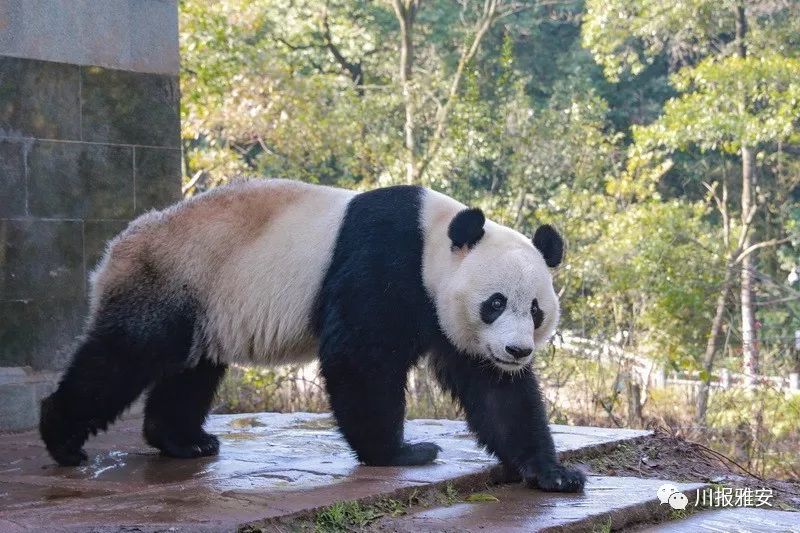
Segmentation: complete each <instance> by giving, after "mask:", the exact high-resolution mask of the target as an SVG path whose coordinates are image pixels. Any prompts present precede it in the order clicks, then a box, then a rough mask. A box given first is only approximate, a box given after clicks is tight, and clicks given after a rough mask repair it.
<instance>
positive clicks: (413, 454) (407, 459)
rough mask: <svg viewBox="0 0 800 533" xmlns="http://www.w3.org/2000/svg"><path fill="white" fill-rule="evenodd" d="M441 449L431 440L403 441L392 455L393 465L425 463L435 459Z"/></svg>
mask: <svg viewBox="0 0 800 533" xmlns="http://www.w3.org/2000/svg"><path fill="white" fill-rule="evenodd" d="M440 451H442V449H441V448H440V447H439V446H438V445H436V444H434V443H432V442H417V443H414V444H410V443H404V444H403V445H402V446H401V447H400V450H399V451H398V452H397V455H395V456H394V459H393V460H392V464H393V465H394V466H419V465H427V464H430V463H432V462H434V461H435V460H436V457H437V456H438V455H439V452H440Z"/></svg>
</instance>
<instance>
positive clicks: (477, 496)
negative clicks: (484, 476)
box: [464, 492, 500, 502]
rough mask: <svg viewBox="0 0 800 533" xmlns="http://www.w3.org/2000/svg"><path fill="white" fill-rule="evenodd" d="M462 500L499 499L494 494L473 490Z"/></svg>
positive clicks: (486, 500)
mask: <svg viewBox="0 0 800 533" xmlns="http://www.w3.org/2000/svg"><path fill="white" fill-rule="evenodd" d="M464 501H467V502H499V501H500V500H498V499H497V497H496V496H493V495H492V494H489V493H488V492H473V493H472V494H470V495H469V496H467V497H466V498H464Z"/></svg>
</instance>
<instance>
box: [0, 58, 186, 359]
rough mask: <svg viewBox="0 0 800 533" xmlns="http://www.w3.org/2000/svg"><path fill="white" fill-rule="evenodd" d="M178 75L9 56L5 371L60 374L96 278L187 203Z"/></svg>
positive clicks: (2, 297) (4, 141)
mask: <svg viewBox="0 0 800 533" xmlns="http://www.w3.org/2000/svg"><path fill="white" fill-rule="evenodd" d="M178 103H179V90H178V79H177V74H153V73H143V72H131V71H126V70H115V69H109V68H101V67H97V66H84V65H77V64H66V63H55V62H50V61H42V60H38V59H25V58H17V57H10V56H7V55H0V367H3V366H31V367H33V368H34V369H42V370H48V369H59V368H61V367H62V366H63V364H64V361H65V358H66V357H67V356H68V355H69V350H70V349H71V348H72V346H73V345H74V342H75V340H76V338H77V336H78V335H80V332H81V327H82V325H83V322H84V320H85V313H86V290H87V283H86V281H87V277H88V274H89V272H91V270H92V268H93V267H94V266H95V265H96V263H97V261H98V260H99V258H100V257H101V255H102V251H103V248H104V246H105V243H106V241H107V240H108V239H110V238H111V237H113V236H114V235H116V234H117V233H119V232H120V231H121V230H122V229H123V228H124V227H125V226H126V224H127V222H128V221H129V220H131V219H132V218H134V217H135V216H136V215H138V214H140V213H142V212H144V211H147V210H149V209H152V208H160V207H163V206H165V205H168V204H170V203H172V202H174V201H176V200H177V199H179V197H180V162H181V157H180V145H179V135H180V124H179V107H178Z"/></svg>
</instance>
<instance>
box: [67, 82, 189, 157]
mask: <svg viewBox="0 0 800 533" xmlns="http://www.w3.org/2000/svg"><path fill="white" fill-rule="evenodd" d="M81 79H82V93H81V95H82V98H81V105H82V112H83V140H85V141H95V142H110V143H122V144H144V145H151V146H166V147H171V148H177V147H178V146H179V142H180V118H179V114H178V113H179V112H178V100H179V98H180V91H179V89H178V78H177V76H172V75H165V74H142V73H136V72H126V71H122V70H111V69H104V68H100V67H81Z"/></svg>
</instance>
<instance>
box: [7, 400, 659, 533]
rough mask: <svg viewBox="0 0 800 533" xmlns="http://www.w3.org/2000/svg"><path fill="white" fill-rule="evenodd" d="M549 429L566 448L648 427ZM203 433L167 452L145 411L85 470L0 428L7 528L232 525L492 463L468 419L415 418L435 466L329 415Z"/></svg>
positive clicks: (411, 432)
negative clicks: (411, 462) (204, 453)
mask: <svg viewBox="0 0 800 533" xmlns="http://www.w3.org/2000/svg"><path fill="white" fill-rule="evenodd" d="M552 429H553V433H554V438H555V441H556V445H557V448H558V449H559V450H560V451H561V452H562V453H567V454H568V453H575V452H576V451H579V450H584V451H585V450H600V449H602V447H603V446H606V445H609V444H610V443H615V442H618V441H620V440H626V439H633V438H638V437H642V436H645V435H648V434H649V432H646V431H635V430H619V429H605V428H588V427H568V426H553V428H552ZM207 430H208V431H210V432H212V433H215V434H217V435H219V436H220V439H221V442H222V445H221V450H220V454H219V456H217V457H211V458H201V459H190V460H180V459H170V458H164V457H160V456H159V455H158V454H157V453H156V451H155V450H153V449H152V448H149V447H148V446H147V445H146V444H144V442H143V441H142V439H141V436H140V432H141V419H137V418H131V419H128V420H125V421H122V422H120V423H118V424H116V425H115V426H113V427H112V428H111V430H110V431H109V432H108V433H105V434H102V435H99V436H98V437H96V438H94V439H92V440H90V441H89V443H87V446H86V451H87V453H88V454H89V461H88V464H86V465H85V466H80V467H77V468H66V467H59V466H57V465H56V464H55V463H54V462H53V461H52V459H50V458H49V457H48V456H47V454H46V452H45V450H44V447H43V446H42V444H41V442H40V441H39V439H38V437H37V435H36V434H35V433H33V432H27V433H20V434H14V435H0V531H3V532H4V531H6V530H9V531H46V530H47V529H48V528H53V529H58V530H64V529H70V528H71V529H74V530H80V531H82V530H86V529H92V530H97V531H103V530H109V531H116V530H121V529H122V527H123V526H125V527H134V526H135V527H138V528H139V529H140V530H142V531H152V530H158V529H162V528H163V527H172V528H177V529H174V530H175V531H181V530H184V531H198V530H201V529H207V530H226V529H233V528H235V526H236V525H237V524H241V523H246V522H251V521H255V520H264V519H269V518H271V517H279V516H286V515H291V514H294V513H299V512H304V511H308V510H311V509H315V508H319V507H322V506H326V505H330V504H332V503H335V502H337V501H342V500H352V499H361V498H368V497H373V496H378V495H391V494H392V493H395V492H397V491H400V490H408V489H413V488H414V487H421V486H426V485H429V484H432V483H439V482H443V481H447V480H454V479H458V478H462V477H464V476H471V475H486V474H487V473H488V472H489V471H491V470H492V469H493V468H495V467H496V461H495V459H493V458H492V457H490V456H489V455H488V454H486V453H485V452H484V451H483V450H481V449H480V448H478V447H477V445H476V444H475V441H474V438H473V437H472V435H471V434H470V433H469V431H468V430H467V428H466V426H465V425H464V423H463V422H460V421H451V420H413V421H409V422H408V423H407V425H406V437H407V439H408V440H410V441H421V440H429V441H433V442H436V443H437V444H439V445H440V446H441V447H442V448H443V450H444V451H443V452H442V453H441V454H440V458H439V459H438V460H437V461H436V463H434V464H432V465H429V466H424V467H409V468H399V467H398V468H378V467H366V466H362V465H359V464H358V462H357V461H356V460H355V459H354V458H353V456H352V452H351V451H350V449H349V447H348V446H347V444H346V443H345V441H344V440H343V439H342V438H341V436H340V435H339V434H338V432H337V431H336V428H335V425H334V421H333V419H332V418H331V416H330V415H326V414H310V413H286V414H279V413H258V414H248V415H215V416H212V417H211V418H210V419H209V422H208V424H207Z"/></svg>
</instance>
